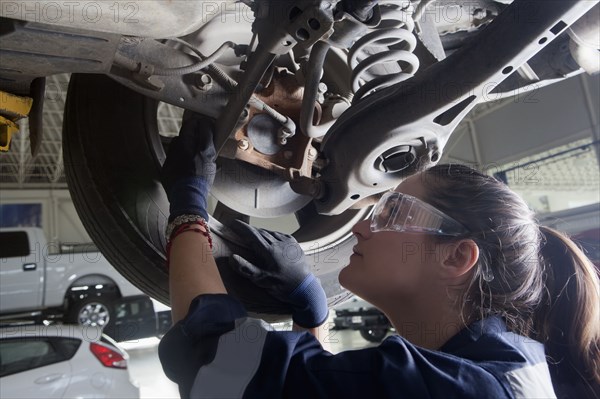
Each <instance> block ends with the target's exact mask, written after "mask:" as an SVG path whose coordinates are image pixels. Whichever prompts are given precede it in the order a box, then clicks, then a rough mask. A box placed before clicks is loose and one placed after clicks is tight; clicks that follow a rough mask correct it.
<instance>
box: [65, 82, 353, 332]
mask: <svg viewBox="0 0 600 399" xmlns="http://www.w3.org/2000/svg"><path fill="white" fill-rule="evenodd" d="M157 108H158V102H157V101H156V100H153V99H150V98H147V97H145V96H143V95H141V94H138V93H136V92H134V91H132V90H130V89H128V88H126V87H124V86H122V85H120V84H118V83H117V82H115V81H114V80H112V79H110V78H109V77H107V76H104V75H77V74H73V75H72V76H71V81H70V84H69V89H68V94H67V101H66V105H65V116H64V124H63V157H64V164H65V173H66V176H67V182H68V187H69V190H70V193H71V197H72V199H73V203H74V205H75V208H76V209H77V212H78V214H79V216H80V218H81V220H82V222H83V225H84V226H85V228H86V230H87V232H88V233H89V235H90V237H91V238H92V239H93V241H94V243H95V244H96V245H97V246H98V248H99V249H100V251H101V252H102V253H103V254H104V256H105V257H106V258H107V259H108V261H109V262H110V263H111V264H112V265H113V266H114V267H115V268H116V269H117V270H118V271H119V272H120V273H121V274H122V275H123V276H124V277H125V278H127V279H128V280H129V281H131V282H132V283H133V284H134V285H136V286H137V287H138V288H139V289H141V290H142V291H144V292H145V293H146V294H148V295H150V296H151V297H154V298H156V299H157V300H159V301H161V302H163V303H165V304H168V302H169V292H168V272H167V268H166V265H165V264H166V259H165V248H166V240H165V236H164V230H165V227H166V225H167V216H168V209H169V208H168V200H167V197H166V195H165V192H164V190H163V188H162V186H161V184H160V179H159V173H160V169H161V166H162V163H163V162H164V158H165V150H164V147H163V143H162V141H161V137H160V135H159V133H158V126H157ZM348 212H353V215H354V214H357V215H359V216H360V215H364V210H363V211H348ZM360 212H363V213H360ZM353 217H356V216H353ZM361 217H362V216H361ZM313 219H314V220H313ZM313 219H310V220H308V222H307V223H306V226H305V228H304V231H314V229H315V228H319V226H320V225H322V224H323V223H322V222H321V221H319V220H318V217H316V218H313ZM332 220H335V219H332ZM311 223H312V225H311ZM332 223H334V222H333V221H332ZM210 225H211V231H212V232H213V240H214V249H213V255H214V257H215V260H216V262H217V266H218V267H219V271H220V273H221V277H222V278H223V281H224V283H225V286H226V288H227V291H228V293H230V294H232V295H233V296H235V297H237V298H238V299H239V300H240V301H241V302H242V303H243V304H244V305H245V307H246V309H248V310H249V311H250V312H251V313H260V314H270V315H283V316H285V317H287V315H289V307H288V306H287V305H285V304H283V303H281V302H279V301H277V300H275V299H274V298H273V297H271V296H270V295H268V294H266V293H265V292H264V290H262V289H259V288H257V287H255V286H253V285H252V284H249V283H248V282H247V281H246V280H245V279H243V278H242V277H240V276H238V275H237V274H235V273H234V272H233V271H232V270H231V268H230V266H229V264H228V259H229V256H230V255H231V254H232V253H234V252H235V253H240V254H241V255H244V254H246V255H248V250H247V249H245V248H244V244H243V243H241V242H240V240H239V239H237V237H235V236H234V235H232V234H233V233H232V232H231V231H229V229H228V228H227V227H226V226H225V225H222V224H221V223H219V222H218V220H215V219H214V218H211V220H210ZM332 228H335V226H334V227H332ZM347 230H348V235H347V237H346V238H344V239H343V240H339V241H338V242H336V243H335V245H326V246H322V247H317V249H316V250H314V251H312V252H310V253H308V252H307V257H308V260H309V263H312V264H313V272H314V273H315V275H316V276H317V277H319V279H320V280H321V284H322V285H323V288H324V290H325V292H326V294H327V297H328V301H329V305H330V306H333V305H335V304H337V303H340V302H343V301H344V300H345V299H346V298H348V297H349V293H348V292H347V291H346V290H344V289H343V288H342V287H341V286H340V285H339V283H338V280H337V276H338V274H339V270H340V269H341V267H343V266H344V265H345V264H347V260H348V259H349V257H350V254H351V253H352V246H353V245H354V240H353V239H352V235H351V234H350V231H349V229H347ZM301 235H302V234H300V235H299V236H301ZM299 236H296V238H298V237H299ZM298 240H299V241H300V240H301V238H298ZM317 244H319V243H318V242H317ZM265 318H267V317H265ZM279 319H283V318H281V317H278V316H276V317H274V318H273V320H274V321H276V320H279Z"/></svg>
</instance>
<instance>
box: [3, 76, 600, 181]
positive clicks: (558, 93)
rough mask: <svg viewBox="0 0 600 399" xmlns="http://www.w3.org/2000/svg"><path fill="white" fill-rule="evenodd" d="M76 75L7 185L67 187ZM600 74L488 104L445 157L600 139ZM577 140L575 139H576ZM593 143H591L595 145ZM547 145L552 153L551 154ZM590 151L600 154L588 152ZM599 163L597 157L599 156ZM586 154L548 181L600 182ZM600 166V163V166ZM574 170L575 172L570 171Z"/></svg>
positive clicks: (20, 140) (6, 162)
mask: <svg viewBox="0 0 600 399" xmlns="http://www.w3.org/2000/svg"><path fill="white" fill-rule="evenodd" d="M68 79H69V75H67V74H63V75H54V76H50V77H48V78H47V81H46V82H47V83H46V86H47V88H46V97H45V104H44V114H43V120H44V138H43V140H42V142H41V148H40V152H39V154H38V156H37V157H36V158H32V157H31V154H30V148H29V138H28V136H29V129H28V124H27V121H26V120H23V121H21V122H20V125H21V129H22V132H21V133H19V134H17V135H15V136H14V138H13V142H12V148H11V150H10V151H9V152H8V153H4V154H2V155H0V185H1V187H2V188H17V189H27V188H64V187H66V179H65V174H64V168H63V159H62V143H61V131H62V116H63V107H64V103H65V99H66V93H67V87H68ZM599 97H600V79H599V77H598V76H595V77H589V76H587V75H579V76H576V77H574V78H571V79H568V80H566V81H563V82H560V83H558V84H555V85H552V86H548V87H545V88H542V89H539V90H535V91H533V92H530V93H526V94H524V95H522V96H520V97H518V98H509V99H504V100H500V101H495V102H489V103H486V104H481V105H479V106H478V107H476V108H475V109H474V110H473V111H472V112H471V113H470V114H469V115H468V117H467V118H466V119H465V120H464V121H463V122H462V123H461V125H460V126H459V127H458V128H457V130H456V132H455V133H454V134H453V136H452V138H451V140H450V142H449V143H448V145H447V147H446V154H445V157H444V158H445V160H447V161H460V162H465V163H469V164H472V165H476V166H479V167H490V166H491V165H493V166H494V167H500V165H508V164H509V163H511V162H517V161H520V162H522V160H523V159H524V158H525V157H528V156H529V157H531V156H532V155H533V154H536V155H535V156H534V157H533V158H532V159H534V158H535V157H538V159H539V158H542V157H546V156H548V154H551V153H552V151H554V152H556V150H553V149H554V148H556V147H557V146H560V145H570V143H573V142H577V143H583V142H582V141H581V140H587V142H590V143H595V142H597V141H598V138H599V137H600V133H599V122H598V121H599V120H600V116H599V113H598V109H600V100H599ZM181 112H182V111H181V109H179V108H176V107H172V106H169V105H166V104H161V106H160V107H159V128H160V131H161V133H163V134H176V132H177V131H178V129H179V123H180V122H179V121H180V118H181ZM571 145H572V144H571ZM590 148H591V147H590ZM544 151H550V152H547V153H544ZM583 156H587V157H592V160H593V157H597V155H596V154H595V152H594V151H593V150H592V151H588V152H587V153H586V155H583ZM592 163H593V162H592ZM581 165H582V161H581V158H579V161H576V160H575V158H574V159H573V160H572V161H570V162H567V163H564V164H560V166H559V167H555V168H545V169H544V172H543V173H548V174H550V175H548V176H542V179H543V180H544V181H552V180H554V177H555V175H556V176H558V175H564V176H569V177H568V178H569V181H570V183H571V184H573V185H578V184H579V185H590V184H592V185H595V186H596V187H597V186H598V184H599V176H598V173H597V169H595V170H590V169H589V168H581V167H580V166H581ZM596 166H597V164H596ZM565 168H568V169H570V170H565Z"/></svg>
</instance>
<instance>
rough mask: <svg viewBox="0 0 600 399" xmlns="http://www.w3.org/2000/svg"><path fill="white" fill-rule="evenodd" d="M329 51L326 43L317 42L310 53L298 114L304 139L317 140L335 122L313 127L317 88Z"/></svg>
mask: <svg viewBox="0 0 600 399" xmlns="http://www.w3.org/2000/svg"><path fill="white" fill-rule="evenodd" d="M328 51H329V44H328V43H326V42H317V43H316V44H315V45H314V46H313V49H312V52H311V53H310V58H309V61H308V68H307V69H308V70H307V73H306V78H305V92H304V99H303V100H302V111H301V112H300V128H301V129H302V133H304V135H305V136H306V137H310V138H317V137H322V136H324V135H325V133H327V131H328V130H329V128H330V127H331V126H333V123H334V122H335V121H331V122H329V123H325V124H322V125H316V126H315V125H313V121H314V109H315V103H316V101H317V96H318V94H319V92H318V87H319V82H320V79H321V73H322V71H323V64H324V63H325V57H326V56H327V52H328Z"/></svg>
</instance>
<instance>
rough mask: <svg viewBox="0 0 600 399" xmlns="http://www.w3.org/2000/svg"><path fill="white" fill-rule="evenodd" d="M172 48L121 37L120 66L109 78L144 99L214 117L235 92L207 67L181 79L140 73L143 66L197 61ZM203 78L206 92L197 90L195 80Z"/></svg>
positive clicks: (183, 63) (175, 65)
mask: <svg viewBox="0 0 600 399" xmlns="http://www.w3.org/2000/svg"><path fill="white" fill-rule="evenodd" d="M175 45H177V43H175V42H167V43H161V42H159V41H157V40H153V39H143V38H132V37H124V38H122V40H121V42H120V43H119V47H118V52H119V54H120V55H121V57H123V59H119V63H120V66H119V65H117V66H115V67H113V68H112V69H111V73H110V75H109V76H110V77H111V78H112V79H114V80H116V81H118V82H119V83H121V84H123V85H125V86H127V87H129V88H131V89H132V90H134V91H136V92H138V93H141V94H143V95H145V96H147V97H150V98H154V99H156V100H160V101H164V102H166V103H169V104H173V105H176V106H179V107H182V108H185V109H189V110H191V111H195V112H200V113H202V114H204V115H207V116H210V117H212V118H216V117H217V116H218V115H219V114H220V112H221V110H222V109H223V107H224V106H225V104H226V103H227V98H228V97H229V96H230V95H231V94H234V93H235V91H234V90H232V89H230V88H229V86H227V85H226V84H225V83H223V82H222V80H220V79H218V78H217V76H216V75H215V74H214V72H213V70H212V69H211V68H208V71H202V72H199V73H194V74H189V75H184V76H180V75H174V76H160V77H156V76H152V74H151V71H147V73H144V71H145V70H144V68H143V67H144V65H163V66H164V67H167V68H174V67H177V66H180V65H189V64H192V63H194V62H196V61H197V58H196V57H195V56H193V55H190V54H188V53H186V52H184V51H182V50H181V49H178V48H175V47H173V46H175ZM132 69H133V70H134V71H132ZM204 75H208V76H209V77H210V78H211V79H212V86H211V87H210V90H201V89H200V88H199V87H198V79H200V80H202V79H204V80H205V81H206V80H207V78H206V77H204V78H203V76H204Z"/></svg>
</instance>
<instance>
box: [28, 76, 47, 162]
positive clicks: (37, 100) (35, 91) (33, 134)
mask: <svg viewBox="0 0 600 399" xmlns="http://www.w3.org/2000/svg"><path fill="white" fill-rule="evenodd" d="M45 94H46V78H37V79H34V80H33V82H32V83H31V89H30V97H31V98H32V99H33V105H32V107H31V111H29V147H30V149H31V156H32V157H36V156H37V154H38V153H39V152H40V147H41V145H42V139H43V137H44V124H43V115H42V114H43V111H44V97H45Z"/></svg>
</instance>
